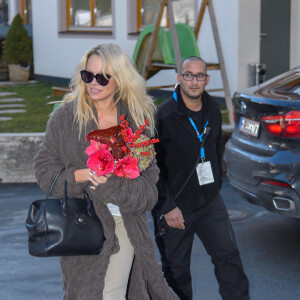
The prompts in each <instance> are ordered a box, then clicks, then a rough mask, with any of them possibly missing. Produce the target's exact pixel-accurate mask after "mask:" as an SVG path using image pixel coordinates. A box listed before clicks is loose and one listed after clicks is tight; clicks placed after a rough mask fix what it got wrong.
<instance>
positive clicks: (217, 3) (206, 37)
mask: <svg viewBox="0 0 300 300" xmlns="http://www.w3.org/2000/svg"><path fill="white" fill-rule="evenodd" d="M114 1H115V2H114V4H115V10H114V13H115V15H114V20H115V28H116V31H115V32H114V33H113V35H112V36H107V37H103V36H99V35H85V36H83V35H78V36H74V35H66V34H59V33H58V32H59V26H60V25H59V24H60V23H61V22H60V21H59V19H58V18H59V17H58V15H59V13H58V11H59V9H60V5H61V3H60V0H56V1H55V0H53V1H47V0H32V14H33V16H32V20H33V43H34V44H33V46H34V65H35V73H36V74H39V75H45V76H54V77H63V78H70V77H71V75H72V72H73V71H74V70H75V67H76V65H77V63H78V61H79V60H80V58H81V57H82V56H83V55H84V53H85V51H86V50H88V49H89V48H91V47H93V46H95V45H97V44H100V43H117V44H119V45H121V46H122V48H123V49H124V50H125V51H126V52H127V53H128V55H129V56H130V57H131V56H132V53H133V50H134V47H135V44H136V38H132V37H130V38H128V35H127V32H128V20H127V15H128V14H127V9H128V3H127V1H118V0H114ZM198 2H199V3H198V6H199V8H200V5H201V2H202V1H200V0H199V1H198ZM259 2H260V0H227V1H224V0H214V1H213V4H214V9H215V15H216V19H217V25H218V29H219V35H220V39H221V45H222V49H223V55H224V60H225V65H226V69H227V75H228V80H229V84H230V91H231V94H233V93H234V92H235V91H236V90H237V89H240V88H244V87H246V86H247V85H246V82H247V80H248V78H247V76H248V73H247V72H248V71H247V70H246V65H247V64H248V63H251V62H253V61H256V59H257V58H258V57H259V47H257V41H256V40H255V38H257V26H258V25H257V24H255V25H253V24H254V23H258V21H257V20H256V18H254V19H252V18H253V16H255V11H256V10H257V7H258V3H259ZM116 3H117V5H116ZM45 8H46V11H45ZM249 12H251V13H250V15H248V13H249ZM197 13H198V12H197ZM245 20H246V21H245ZM250 25H251V26H250ZM249 37H250V39H249ZM246 42H247V43H246ZM249 42H250V43H251V45H252V46H250V45H249ZM239 43H243V45H241V44H240V45H239ZM198 45H199V50H200V54H201V56H202V57H203V58H204V59H205V60H206V61H207V62H217V61H218V58H217V52H216V48H215V43H214V39H213V34H212V30H211V23H210V19H209V14H208V10H206V12H205V16H204V20H203V24H202V26H201V29H200V33H199V36H198ZM210 75H211V82H210V85H209V87H210V88H220V87H222V82H221V76H220V72H219V71H211V72H210ZM174 83H176V73H175V71H174V70H170V71H160V72H159V73H158V74H157V75H156V76H154V77H153V78H151V79H149V80H148V85H149V86H153V85H162V84H163V85H167V84H174ZM215 94H216V95H220V96H223V94H222V93H215Z"/></svg>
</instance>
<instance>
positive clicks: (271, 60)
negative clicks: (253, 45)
mask: <svg viewBox="0 0 300 300" xmlns="http://www.w3.org/2000/svg"><path fill="white" fill-rule="evenodd" d="M290 13H291V1H290V0H261V40H260V63H261V64H266V79H270V78H272V77H274V76H276V75H279V74H281V73H283V72H285V71H287V70H289V62H290Z"/></svg>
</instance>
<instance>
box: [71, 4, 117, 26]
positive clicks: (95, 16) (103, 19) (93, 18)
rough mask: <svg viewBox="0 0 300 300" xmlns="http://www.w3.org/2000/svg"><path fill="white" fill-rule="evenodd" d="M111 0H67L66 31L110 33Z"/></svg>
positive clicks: (111, 22) (111, 23)
mask: <svg viewBox="0 0 300 300" xmlns="http://www.w3.org/2000/svg"><path fill="white" fill-rule="evenodd" d="M111 2H112V1H111V0H67V29H68V30H69V31H76V30H103V31H111V29H112V25H113V18H112V7H111Z"/></svg>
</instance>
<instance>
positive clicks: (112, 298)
mask: <svg viewBox="0 0 300 300" xmlns="http://www.w3.org/2000/svg"><path fill="white" fill-rule="evenodd" d="M113 217H114V220H115V224H116V236H117V237H118V239H119V244H120V251H119V252H118V253H116V254H112V255H111V257H110V261H109V265H108V268H107V271H106V275H105V281H104V290H103V300H123V299H124V300H125V295H126V290H127V283H128V278H129V273H130V270H131V266H132V262H133V257H134V249H133V247H132V245H131V243H130V241H129V238H128V235H127V231H126V229H125V227H124V223H123V219H122V217H119V216H113Z"/></svg>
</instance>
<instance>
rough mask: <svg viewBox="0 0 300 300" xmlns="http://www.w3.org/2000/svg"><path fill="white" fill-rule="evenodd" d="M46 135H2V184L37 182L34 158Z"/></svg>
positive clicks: (0, 155) (0, 142)
mask: <svg viewBox="0 0 300 300" xmlns="http://www.w3.org/2000/svg"><path fill="white" fill-rule="evenodd" d="M43 139H44V133H15V134H13V133H9V134H6V133H1V134H0V183H1V182H2V183H24V182H25V183H31V182H36V179H35V176H34V168H33V157H34V156H35V154H36V153H37V151H38V149H39V144H40V143H41V142H42V141H43Z"/></svg>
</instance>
